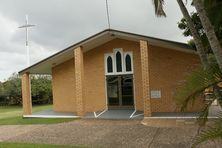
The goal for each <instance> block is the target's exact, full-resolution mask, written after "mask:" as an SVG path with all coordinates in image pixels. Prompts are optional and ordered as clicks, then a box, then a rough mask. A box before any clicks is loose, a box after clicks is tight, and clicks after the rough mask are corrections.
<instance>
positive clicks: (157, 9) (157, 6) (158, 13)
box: [153, 0, 166, 17]
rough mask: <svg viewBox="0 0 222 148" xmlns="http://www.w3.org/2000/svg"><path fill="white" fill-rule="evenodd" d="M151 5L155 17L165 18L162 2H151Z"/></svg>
mask: <svg viewBox="0 0 222 148" xmlns="http://www.w3.org/2000/svg"><path fill="white" fill-rule="evenodd" d="M153 5H154V8H155V14H156V16H157V17H161V16H164V17H166V13H165V11H164V10H163V6H164V0H153Z"/></svg>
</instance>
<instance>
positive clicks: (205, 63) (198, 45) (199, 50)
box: [177, 0, 209, 69]
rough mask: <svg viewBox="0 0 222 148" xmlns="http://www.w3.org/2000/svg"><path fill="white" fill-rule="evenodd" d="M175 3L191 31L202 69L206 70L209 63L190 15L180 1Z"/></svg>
mask: <svg viewBox="0 0 222 148" xmlns="http://www.w3.org/2000/svg"><path fill="white" fill-rule="evenodd" d="M177 3H178V4H179V6H180V10H181V12H182V13H183V16H184V18H185V19H186V21H187V25H188V27H189V29H190V31H191V34H192V36H193V39H194V42H195V45H196V48H197V53H198V55H199V56H200V60H201V63H202V65H203V66H204V69H207V68H209V61H208V58H207V53H206V51H205V48H204V46H203V43H202V41H201V39H200V36H199V34H198V32H197V30H196V28H195V26H194V23H193V21H192V19H191V17H190V15H189V13H188V11H187V9H186V7H185V5H184V3H183V1H182V0H177Z"/></svg>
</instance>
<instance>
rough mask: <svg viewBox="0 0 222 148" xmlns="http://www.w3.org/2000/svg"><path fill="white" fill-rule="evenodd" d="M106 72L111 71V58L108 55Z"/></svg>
mask: <svg viewBox="0 0 222 148" xmlns="http://www.w3.org/2000/svg"><path fill="white" fill-rule="evenodd" d="M107 72H108V73H110V72H113V60H112V58H111V57H110V56H109V57H108V58H107Z"/></svg>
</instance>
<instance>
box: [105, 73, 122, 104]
mask: <svg viewBox="0 0 222 148" xmlns="http://www.w3.org/2000/svg"><path fill="white" fill-rule="evenodd" d="M106 79H107V95H108V101H109V102H108V103H109V105H119V92H118V77H117V76H107V78H106Z"/></svg>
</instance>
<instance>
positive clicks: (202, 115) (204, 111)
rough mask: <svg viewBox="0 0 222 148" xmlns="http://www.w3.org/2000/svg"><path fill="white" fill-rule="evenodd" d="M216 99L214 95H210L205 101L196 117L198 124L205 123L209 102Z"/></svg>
mask: <svg viewBox="0 0 222 148" xmlns="http://www.w3.org/2000/svg"><path fill="white" fill-rule="evenodd" d="M215 100H216V97H215V96H213V97H210V98H209V99H208V100H206V101H205V105H204V107H203V109H202V111H201V112H200V114H199V117H198V118H197V121H198V123H199V125H201V126H203V125H205V123H206V122H207V120H208V118H207V117H208V114H209V108H210V106H211V104H212V103H213V102H214V101H215Z"/></svg>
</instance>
